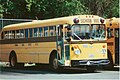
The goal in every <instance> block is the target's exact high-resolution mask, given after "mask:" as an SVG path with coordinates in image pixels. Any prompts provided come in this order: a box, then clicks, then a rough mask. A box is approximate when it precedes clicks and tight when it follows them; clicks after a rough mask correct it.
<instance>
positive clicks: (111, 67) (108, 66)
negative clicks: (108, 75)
mask: <svg viewBox="0 0 120 80" xmlns="http://www.w3.org/2000/svg"><path fill="white" fill-rule="evenodd" d="M108 59H109V61H110V63H109V64H108V65H107V68H108V69H113V68H114V65H113V58H112V54H111V53H110V51H108Z"/></svg>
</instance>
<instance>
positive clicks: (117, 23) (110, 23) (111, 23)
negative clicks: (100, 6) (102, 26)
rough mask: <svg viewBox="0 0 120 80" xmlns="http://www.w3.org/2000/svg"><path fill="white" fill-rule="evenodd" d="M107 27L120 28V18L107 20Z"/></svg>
mask: <svg viewBox="0 0 120 80" xmlns="http://www.w3.org/2000/svg"><path fill="white" fill-rule="evenodd" d="M106 26H107V27H110V28H118V27H120V18H115V17H113V18H110V19H106Z"/></svg>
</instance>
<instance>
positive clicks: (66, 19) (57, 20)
mask: <svg viewBox="0 0 120 80" xmlns="http://www.w3.org/2000/svg"><path fill="white" fill-rule="evenodd" d="M75 18H79V19H86V18H87V19H91V18H93V19H98V18H99V19H100V18H101V17H99V16H97V15H75V16H68V17H61V18H53V19H46V20H33V22H24V23H18V24H12V25H7V26H4V28H3V29H2V31H8V30H17V29H27V28H33V27H39V26H41V27H42V26H53V25H58V24H74V22H73V20H74V19H75ZM84 24H86V23H84ZM89 24H90V23H89Z"/></svg>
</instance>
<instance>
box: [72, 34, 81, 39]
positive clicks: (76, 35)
mask: <svg viewBox="0 0 120 80" xmlns="http://www.w3.org/2000/svg"><path fill="white" fill-rule="evenodd" d="M73 34H74V35H75V36H76V37H77V38H78V39H79V40H82V39H81V38H80V37H79V36H78V35H77V34H75V33H73Z"/></svg>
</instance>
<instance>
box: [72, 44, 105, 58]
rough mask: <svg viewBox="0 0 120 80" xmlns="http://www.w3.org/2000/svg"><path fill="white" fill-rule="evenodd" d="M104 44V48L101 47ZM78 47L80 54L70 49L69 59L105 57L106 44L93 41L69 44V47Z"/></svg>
mask: <svg viewBox="0 0 120 80" xmlns="http://www.w3.org/2000/svg"><path fill="white" fill-rule="evenodd" d="M103 46H104V48H103ZM72 47H73V48H74V47H78V49H79V50H80V54H78V55H77V54H75V52H74V51H75V50H70V52H71V54H70V59H71V60H80V59H81V60H94V59H107V51H106V50H107V44H106V43H93V44H71V48H72Z"/></svg>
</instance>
